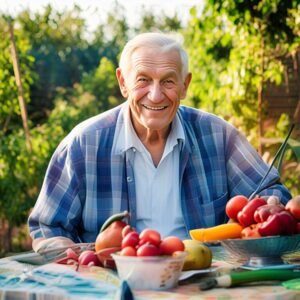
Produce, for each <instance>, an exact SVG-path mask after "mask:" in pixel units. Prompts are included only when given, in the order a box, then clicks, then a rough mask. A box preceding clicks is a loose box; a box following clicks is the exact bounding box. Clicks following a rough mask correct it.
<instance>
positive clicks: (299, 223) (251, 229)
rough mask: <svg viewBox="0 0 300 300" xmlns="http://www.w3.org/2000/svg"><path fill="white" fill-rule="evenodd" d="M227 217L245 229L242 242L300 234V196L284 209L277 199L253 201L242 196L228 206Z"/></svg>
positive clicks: (259, 198) (255, 199)
mask: <svg viewBox="0 0 300 300" xmlns="http://www.w3.org/2000/svg"><path fill="white" fill-rule="evenodd" d="M226 214H227V216H228V217H229V218H230V219H231V220H233V221H235V222H238V223H239V224H240V225H241V226H242V227H243V230H242V232H241V237H242V238H249V237H262V236H275V235H292V234H297V233H300V196H296V197H294V198H292V199H291V200H289V201H288V202H287V204H286V205H283V204H282V203H281V202H280V199H279V198H278V197H276V196H270V197H269V198H268V199H266V198H263V197H259V196H257V197H255V198H254V199H253V200H251V201H249V200H248V199H247V198H246V197H245V196H242V195H238V196H235V197H233V198H231V199H230V200H229V201H228V202H227V204H226Z"/></svg>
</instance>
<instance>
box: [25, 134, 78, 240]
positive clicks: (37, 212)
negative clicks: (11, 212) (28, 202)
mask: <svg viewBox="0 0 300 300" xmlns="http://www.w3.org/2000/svg"><path fill="white" fill-rule="evenodd" d="M83 161H84V160H83V156H82V153H81V150H80V146H79V142H78V140H77V139H73V140H71V141H70V138H66V139H65V140H64V141H63V142H62V143H61V144H60V145H59V147H58V148H57V149H56V151H55V153H54V154H53V156H52V158H51V160H50V163H49V166H48V169H47V172H46V175H45V179H44V182H43V185H42V188H41V191H40V194H39V197H38V199H37V202H36V204H35V206H34V208H33V210H32V212H31V214H30V216H29V219H28V225H29V230H30V235H31V237H32V238H33V239H36V238H39V237H45V238H50V237H54V236H64V237H67V238H70V239H71V240H73V241H74V242H80V238H79V234H78V228H79V224H80V221H81V213H82V199H83V196H84V195H83V191H84V188H83V185H84V178H83V177H82V176H83V174H84V170H83V168H84V162H83ZM79 174H81V175H79Z"/></svg>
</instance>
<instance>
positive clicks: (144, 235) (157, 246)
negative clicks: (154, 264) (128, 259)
mask: <svg viewBox="0 0 300 300" xmlns="http://www.w3.org/2000/svg"><path fill="white" fill-rule="evenodd" d="M184 248H185V246H184V243H183V242H182V240H181V239H179V238H178V237H176V236H168V237H165V238H163V239H162V238H161V235H160V233H159V232H158V231H156V230H154V229H150V228H146V229H144V230H143V231H142V232H141V233H138V232H137V231H136V230H135V229H133V228H132V227H130V225H126V226H125V227H124V228H123V230H122V243H121V251H120V255H123V256H158V255H172V254H173V253H174V252H176V251H184Z"/></svg>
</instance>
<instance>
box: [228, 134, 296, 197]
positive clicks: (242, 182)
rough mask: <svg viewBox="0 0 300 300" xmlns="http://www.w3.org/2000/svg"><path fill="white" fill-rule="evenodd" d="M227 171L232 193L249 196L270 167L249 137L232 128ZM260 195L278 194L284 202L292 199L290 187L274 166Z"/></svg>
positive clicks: (263, 184) (229, 137)
mask: <svg viewBox="0 0 300 300" xmlns="http://www.w3.org/2000/svg"><path fill="white" fill-rule="evenodd" d="M227 154H228V157H227V171H228V178H229V179H230V180H229V185H230V190H231V193H232V195H231V196H234V195H238V194H245V192H244V191H248V192H247V195H245V196H247V197H249V196H250V195H251V194H252V193H253V192H254V191H255V190H256V188H257V187H258V185H259V184H260V182H261V180H262V178H263V177H264V176H265V174H266V173H267V171H268V169H269V165H268V164H267V163H265V162H264V161H263V159H262V158H261V157H260V156H259V154H258V153H257V152H256V150H255V149H254V148H253V147H252V145H251V144H250V143H249V142H248V141H247V139H246V138H245V137H244V136H243V135H242V134H241V133H239V132H238V131H237V130H235V129H234V130H232V131H231V132H230V134H229V135H228V140H227ZM259 195H260V196H271V195H275V196H278V197H279V199H280V200H281V202H282V203H286V202H287V201H288V200H289V199H291V197H292V196H291V194H290V192H289V191H288V189H287V188H286V187H285V186H284V185H283V184H282V183H281V182H280V176H279V173H278V171H277V170H276V169H275V168H272V170H271V171H270V173H269V175H268V176H267V177H266V178H265V180H264V181H263V183H262V185H261V190H260V191H259Z"/></svg>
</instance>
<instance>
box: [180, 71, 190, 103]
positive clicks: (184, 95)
mask: <svg viewBox="0 0 300 300" xmlns="http://www.w3.org/2000/svg"><path fill="white" fill-rule="evenodd" d="M191 80H192V73H188V74H187V75H186V77H185V79H184V82H183V85H184V88H183V90H182V93H181V97H180V99H184V98H185V97H186V93H187V90H188V87H189V85H190V83H191Z"/></svg>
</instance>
